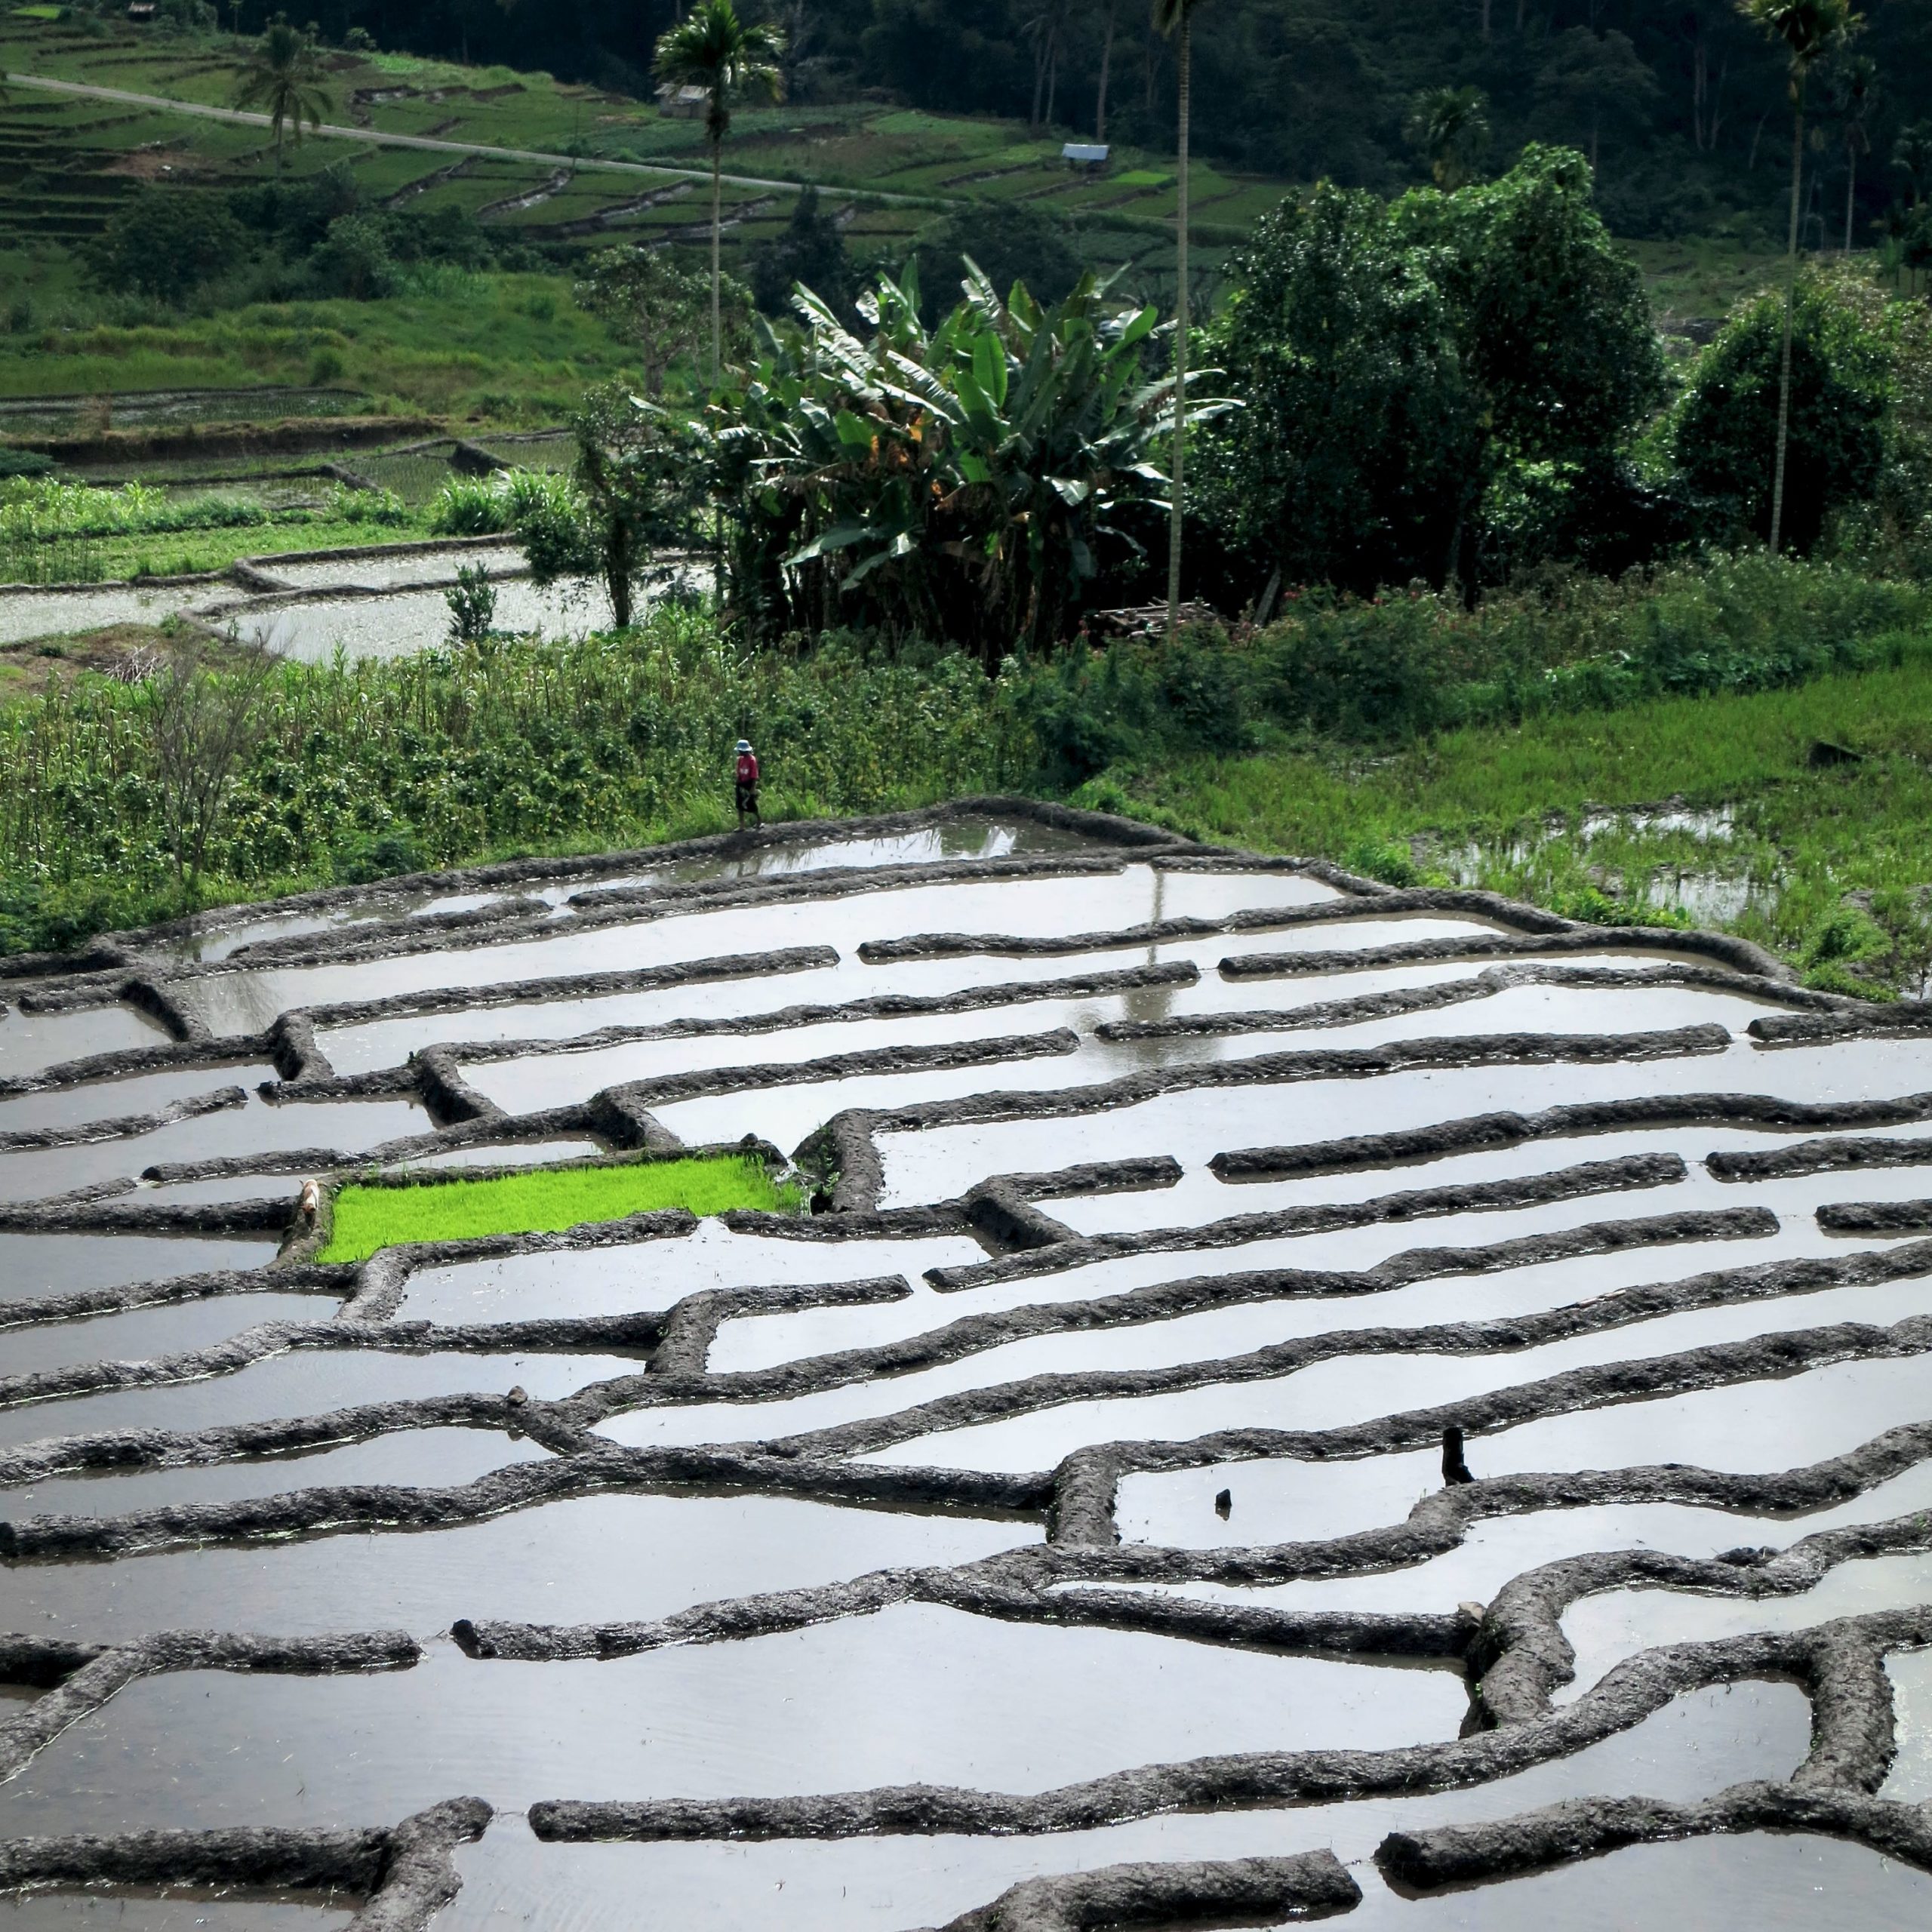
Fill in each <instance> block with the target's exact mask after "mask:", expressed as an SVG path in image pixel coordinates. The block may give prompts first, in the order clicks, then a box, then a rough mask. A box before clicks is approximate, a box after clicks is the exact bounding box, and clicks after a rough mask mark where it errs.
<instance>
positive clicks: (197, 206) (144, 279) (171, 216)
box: [86, 188, 248, 303]
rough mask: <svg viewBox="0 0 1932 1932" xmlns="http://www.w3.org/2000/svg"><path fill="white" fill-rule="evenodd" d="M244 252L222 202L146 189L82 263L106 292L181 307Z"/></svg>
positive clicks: (243, 237) (238, 229) (241, 232)
mask: <svg viewBox="0 0 1932 1932" xmlns="http://www.w3.org/2000/svg"><path fill="white" fill-rule="evenodd" d="M247 250H248V235H247V232H246V231H245V229H243V227H242V224H241V223H239V222H238V221H237V220H235V217H234V215H233V214H232V212H231V211H229V206H228V204H227V202H226V200H225V199H224V198H223V197H222V196H220V195H211V194H206V193H203V192H199V191H198V190H197V191H189V190H184V189H179V188H167V189H162V188H149V189H145V190H144V191H143V192H142V193H140V194H139V195H136V196H135V197H134V199H133V200H132V201H131V202H126V203H125V204H124V205H122V207H121V208H119V209H118V210H117V211H116V212H115V214H113V215H112V217H110V218H109V221H108V223H107V225H106V227H105V228H104V229H102V231H101V232H100V237H99V238H98V239H97V241H96V242H94V244H93V245H92V246H91V248H90V249H89V250H88V253H87V256H86V260H87V264H88V269H89V272H91V274H92V275H93V276H94V279H95V280H96V281H98V282H100V285H102V286H103V288H108V289H111V290H112V291H115V292H116V293H117V294H134V295H150V296H153V297H157V298H158V300H162V301H164V302H171V303H179V302H180V301H182V300H183V299H185V298H186V297H187V296H188V295H189V294H190V293H192V291H194V290H195V289H197V288H200V287H202V286H203V285H205V284H206V283H208V282H211V281H218V280H219V279H220V278H221V277H222V276H223V275H226V274H227V273H228V272H229V270H230V269H232V268H233V267H234V266H235V264H236V263H238V262H239V261H240V260H242V257H243V256H244V254H245V253H246V252H247Z"/></svg>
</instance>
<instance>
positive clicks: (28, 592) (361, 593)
mask: <svg viewBox="0 0 1932 1932" xmlns="http://www.w3.org/2000/svg"><path fill="white" fill-rule="evenodd" d="M459 568H469V569H480V570H481V571H483V572H484V574H485V575H486V576H487V577H488V578H489V579H490V580H491V584H492V586H493V587H494V590H495V592H496V605H495V610H494V625H495V627H496V628H497V629H499V630H501V631H505V632H516V633H518V634H520V635H529V634H535V635H541V636H543V637H548V638H580V637H583V636H584V635H586V633H588V632H591V631H593V630H598V629H606V628H608V626H609V624H610V622H611V604H610V598H609V597H608V595H607V594H606V592H605V589H604V587H603V586H602V585H601V583H598V582H597V581H595V580H593V579H590V578H580V577H572V578H565V579H563V580H559V581H558V582H557V583H554V584H551V585H549V586H545V587H543V588H540V587H539V586H537V585H536V584H534V583H532V582H531V580H530V577H529V569H528V565H527V564H526V562H525V559H524V556H523V553H522V552H521V550H519V549H517V548H516V547H515V546H514V545H510V544H506V543H503V542H502V541H501V540H497V541H496V542H494V543H476V542H475V541H474V540H455V541H451V542H441V543H398V544H384V545H377V546H372V547H371V548H370V549H366V550H358V551H352V552H342V553H336V552H327V551H324V552H314V553H306V554H296V555H288V556H280V555H274V556H262V557H254V558H246V559H244V561H243V563H242V565H241V566H239V567H238V568H236V569H233V570H231V571H227V572H225V573H221V574H209V575H205V576H201V577H180V578H155V579H152V580H147V579H136V580H131V581H129V582H125V583H92V584H66V585H55V586H51V587H49V588H46V589H26V588H23V587H20V586H11V587H0V645H11V644H20V643H25V642H28V641H31V640H32V639H35V638H57V637H66V636H71V635H75V634H78V633H82V632H88V631H93V630H98V629H103V628H104V627H105V626H109V625H111V624H130V623H131V624H151V625H160V624H163V623H167V622H168V620H171V619H177V618H178V619H183V620H186V621H187V622H188V623H190V624H191V625H192V626H197V627H198V628H199V629H202V630H205V631H211V632H216V633H217V634H219V635H223V636H233V637H235V638H239V639H240V640H241V641H242V642H244V643H246V644H254V645H260V647H261V648H263V649H264V650H266V651H274V652H275V653H277V654H278V655H280V656H282V657H293V658H296V659H298V660H301V661H303V662H305V663H326V662H328V661H329V660H331V659H333V658H334V657H335V656H336V654H337V652H338V651H340V653H342V654H344V655H345V656H346V657H351V658H357V657H406V656H408V655H409V654H411V653H413V652H415V651H424V650H428V649H430V648H434V647H437V646H440V645H443V644H445V642H446V641H447V640H448V635H449V629H450V611H449V605H448V602H447V601H446V600H445V597H444V594H443V593H444V592H445V590H447V589H449V588H450V587H451V586H453V585H454V583H456V581H457V576H456V573H457V570H458V569H459ZM690 574H691V573H690V571H688V569H687V568H686V567H685V566H684V565H681V564H679V565H666V567H664V568H662V569H659V570H657V571H653V572H652V573H651V574H650V575H649V576H648V578H647V579H646V580H645V582H644V583H642V584H641V586H640V592H641V598H642V600H643V601H645V603H647V604H648V602H649V601H650V600H651V598H653V597H654V596H660V595H663V593H664V592H665V591H666V589H669V588H670V587H672V586H675V585H678V584H681V583H685V581H687V580H688V578H689V577H690ZM702 575H703V573H702V572H700V577H702Z"/></svg>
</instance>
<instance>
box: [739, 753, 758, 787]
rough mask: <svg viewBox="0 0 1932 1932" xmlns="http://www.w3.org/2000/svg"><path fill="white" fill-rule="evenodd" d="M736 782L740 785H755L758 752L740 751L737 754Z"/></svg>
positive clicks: (756, 780) (756, 781)
mask: <svg viewBox="0 0 1932 1932" xmlns="http://www.w3.org/2000/svg"><path fill="white" fill-rule="evenodd" d="M738 783H740V785H755V784H756V783H758V754H757V753H756V752H740V753H739V754H738Z"/></svg>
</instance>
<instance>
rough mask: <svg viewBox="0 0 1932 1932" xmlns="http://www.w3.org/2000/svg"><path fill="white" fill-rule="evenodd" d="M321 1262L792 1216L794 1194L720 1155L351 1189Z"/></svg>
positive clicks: (755, 1167)
mask: <svg viewBox="0 0 1932 1932" xmlns="http://www.w3.org/2000/svg"><path fill="white" fill-rule="evenodd" d="M660 1207H684V1208H688V1210H689V1211H691V1213H692V1214H698V1215H709V1214H723V1213H724V1212H725V1211H726V1210H727V1209H728V1208H732V1207H756V1208H763V1209H765V1210H767V1211H769V1212H772V1213H777V1214H786V1213H791V1212H794V1211H796V1209H797V1207H798V1190H797V1189H795V1188H789V1187H780V1186H778V1184H777V1183H776V1182H774V1180H772V1178H771V1175H770V1174H768V1173H767V1172H766V1171H765V1167H764V1162H763V1161H761V1160H759V1159H758V1158H757V1157H756V1155H749V1154H721V1155H703V1156H697V1157H694V1158H690V1159H681V1160H672V1161H638V1162H635V1163H627V1164H624V1165H623V1166H619V1167H585V1168H540V1169H538V1170H537V1171H535V1172H534V1173H523V1174H506V1175H503V1176H501V1177H498V1178H497V1179H494V1180H459V1181H445V1180H438V1181H433V1182H422V1183H416V1184H414V1185H411V1186H362V1185H358V1184H353V1183H352V1184H351V1185H350V1186H347V1187H345V1188H343V1189H342V1190H341V1191H340V1192H339V1193H338V1194H337V1195H336V1197H335V1201H334V1226H333V1227H332V1229H331V1232H330V1235H329V1244H328V1247H326V1248H325V1249H324V1250H323V1251H322V1253H321V1256H320V1257H319V1259H321V1260H324V1261H365V1260H368V1257H370V1256H371V1255H372V1254H375V1253H376V1252H377V1250H378V1249H380V1248H385V1247H396V1246H398V1245H400V1244H402V1243H404V1242H408V1241H464V1240H473V1239H475V1238H477V1237H478V1236H480V1235H509V1234H557V1233H561V1232H562V1231H563V1230H564V1229H566V1228H574V1227H579V1226H582V1225H583V1223H586V1222H589V1221H620V1220H624V1219H625V1218H626V1217H627V1216H629V1215H632V1214H647V1213H649V1212H650V1211H652V1210H653V1209H655V1208H660Z"/></svg>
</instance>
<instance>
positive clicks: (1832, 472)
mask: <svg viewBox="0 0 1932 1932" xmlns="http://www.w3.org/2000/svg"><path fill="white" fill-rule="evenodd" d="M1868 309H1869V291H1865V290H1861V289H1860V288H1857V287H1856V286H1855V285H1849V284H1847V283H1843V282H1840V281H1837V280H1836V279H1835V278H1833V277H1832V276H1830V275H1826V274H1822V273H1820V272H1817V271H1815V270H1807V272H1805V273H1804V274H1803V275H1801V276H1800V277H1799V279H1798V298H1797V303H1796V306H1795V310H1794V312H1793V316H1792V361H1791V448H1790V457H1789V464H1788V466H1787V468H1786V475H1785V498H1784V528H1783V543H1785V545H1786V546H1787V547H1788V548H1790V549H1795V550H1798V551H1799V552H1808V551H1810V549H1813V548H1814V546H1816V544H1817V542H1818V540H1819V538H1820V536H1822V535H1823V532H1824V528H1825V525H1826V521H1827V519H1828V518H1829V516H1830V515H1831V513H1832V511H1834V510H1835V509H1839V508H1841V506H1844V505H1846V504H1848V503H1854V502H1857V501H1859V500H1863V499H1864V498H1866V497H1869V496H1870V495H1871V494H1872V491H1873V489H1874V488H1875V485H1876V484H1877V482H1878V476H1879V472H1880V469H1881V466H1882V465H1883V463H1884V457H1885V419H1886V414H1887V405H1888V404H1889V401H1890V392H1891V387H1892V381H1893V355H1892V351H1891V348H1890V344H1889V343H1888V342H1887V340H1886V337H1885V334H1884V330H1883V328H1882V326H1881V324H1880V323H1879V322H1878V320H1877V318H1875V317H1874V316H1872V315H1871V314H1869V312H1868ZM1783 327H1784V298H1783V295H1782V294H1773V293H1767V294H1763V295H1761V296H1759V297H1758V298H1757V299H1756V300H1755V301H1752V302H1749V303H1746V304H1745V305H1744V306H1743V307H1742V308H1740V309H1739V310H1738V311H1737V312H1736V313H1735V314H1734V315H1732V316H1731V318H1730V320H1729V321H1727V322H1726V323H1725V324H1724V327H1723V328H1722V329H1721V330H1720V331H1718V335H1717V337H1716V339H1715V340H1714V341H1713V342H1712V343H1711V345H1710V346H1709V349H1706V351H1705V352H1704V354H1703V357H1702V358H1700V361H1699V362H1698V364H1697V370H1696V372H1695V374H1694V375H1693V377H1692V378H1691V380H1690V386H1689V387H1688V389H1687V390H1686V392H1685V393H1684V398H1683V400H1682V401H1681V403H1680V404H1679V405H1678V409H1677V412H1676V415H1675V419H1674V420H1673V422H1672V438H1671V441H1672V451H1673V453H1674V454H1675V457H1676V460H1677V463H1678V466H1679V467H1680V469H1681V470H1682V472H1683V474H1684V479H1685V481H1686V482H1687V484H1688V485H1689V486H1690V488H1691V489H1692V490H1693V491H1694V492H1695V493H1696V494H1697V496H1698V497H1700V498H1701V499H1702V500H1703V508H1704V510H1705V512H1706V518H1707V520H1708V521H1709V525H1710V529H1711V534H1712V536H1713V537H1715V538H1716V539H1718V540H1720V541H1733V542H1735V541H1737V540H1740V539H1741V538H1743V537H1744V536H1745V535H1746V534H1747V533H1748V534H1750V535H1752V536H1754V537H1756V538H1758V540H1760V541H1762V540H1764V538H1765V537H1767V535H1768V534H1769V533H1770V518H1771V468H1772V461H1773V458H1774V453H1775V451H1776V449H1777V420H1778V371H1779V364H1780V355H1781V352H1782V346H1783Z"/></svg>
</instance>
